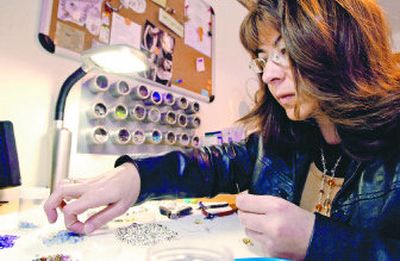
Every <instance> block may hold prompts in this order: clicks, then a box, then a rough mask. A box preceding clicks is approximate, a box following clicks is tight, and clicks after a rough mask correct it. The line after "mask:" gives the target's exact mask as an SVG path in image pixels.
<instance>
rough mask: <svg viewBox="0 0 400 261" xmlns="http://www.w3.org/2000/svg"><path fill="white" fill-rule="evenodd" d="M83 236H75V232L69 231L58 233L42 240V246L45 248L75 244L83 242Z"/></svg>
mask: <svg viewBox="0 0 400 261" xmlns="http://www.w3.org/2000/svg"><path fill="white" fill-rule="evenodd" d="M83 239H84V236H83V235H80V234H77V233H75V232H71V231H66V230H63V231H60V232H58V233H57V234H56V235H54V236H52V237H50V238H47V239H44V240H43V244H45V245H47V246H51V245H60V244H64V243H68V244H76V243H78V242H81V241H83Z"/></svg>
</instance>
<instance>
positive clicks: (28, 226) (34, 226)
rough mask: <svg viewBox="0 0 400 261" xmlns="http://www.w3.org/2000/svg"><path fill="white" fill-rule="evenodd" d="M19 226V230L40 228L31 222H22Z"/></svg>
mask: <svg viewBox="0 0 400 261" xmlns="http://www.w3.org/2000/svg"><path fill="white" fill-rule="evenodd" d="M18 226H19V228H38V226H37V225H35V224H34V223H31V222H20V223H19V225H18Z"/></svg>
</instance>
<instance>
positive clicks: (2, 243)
mask: <svg viewBox="0 0 400 261" xmlns="http://www.w3.org/2000/svg"><path fill="white" fill-rule="evenodd" d="M17 238H18V237H17V236H13V235H4V236H2V235H0V249H4V248H11V247H13V246H14V243H15V242H14V240H15V239H17Z"/></svg>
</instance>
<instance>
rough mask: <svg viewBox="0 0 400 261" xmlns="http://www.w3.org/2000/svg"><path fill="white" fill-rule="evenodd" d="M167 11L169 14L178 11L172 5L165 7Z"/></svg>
mask: <svg viewBox="0 0 400 261" xmlns="http://www.w3.org/2000/svg"><path fill="white" fill-rule="evenodd" d="M165 11H166V12H167V13H169V14H175V13H176V11H175V9H174V8H172V7H169V6H167V7H165Z"/></svg>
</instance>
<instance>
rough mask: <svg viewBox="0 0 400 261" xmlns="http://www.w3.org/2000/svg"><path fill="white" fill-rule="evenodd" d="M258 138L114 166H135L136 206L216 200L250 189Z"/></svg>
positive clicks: (119, 161)
mask: <svg viewBox="0 0 400 261" xmlns="http://www.w3.org/2000/svg"><path fill="white" fill-rule="evenodd" d="M258 140H259V136H258V135H257V134H252V135H250V136H249V137H248V138H247V139H246V140H245V141H243V142H241V143H229V144H224V145H221V146H209V147H201V148H198V149H190V150H186V151H173V152H169V153H167V154H164V155H161V156H154V157H148V158H135V159H134V158H132V157H130V156H128V155H124V156H121V157H120V158H118V159H117V161H116V162H115V166H116V167H117V166H119V165H121V164H123V163H126V162H131V163H133V164H135V165H136V167H137V168H138V170H139V175H140V179H141V191H140V195H139V199H138V201H137V202H139V203H140V202H142V201H145V200H148V199H161V198H163V199H165V198H183V197H213V196H215V195H217V194H219V193H238V192H239V191H243V190H246V189H248V187H249V184H250V180H251V176H252V173H253V169H254V162H255V158H256V154H257V150H258V148H257V147H258V144H259V143H258Z"/></svg>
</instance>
